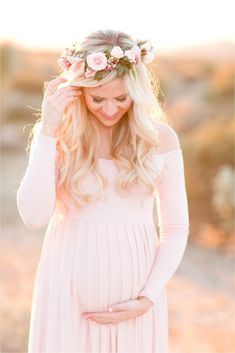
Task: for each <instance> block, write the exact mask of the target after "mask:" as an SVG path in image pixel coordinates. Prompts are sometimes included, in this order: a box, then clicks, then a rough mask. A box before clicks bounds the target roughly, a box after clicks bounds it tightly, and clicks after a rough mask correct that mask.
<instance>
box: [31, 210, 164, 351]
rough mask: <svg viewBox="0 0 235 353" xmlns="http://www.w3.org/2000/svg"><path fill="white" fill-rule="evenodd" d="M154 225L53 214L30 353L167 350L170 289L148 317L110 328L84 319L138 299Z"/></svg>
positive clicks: (151, 249) (36, 298)
mask: <svg viewBox="0 0 235 353" xmlns="http://www.w3.org/2000/svg"><path fill="white" fill-rule="evenodd" d="M156 244H157V233H156V228H155V224H154V222H150V223H148V222H147V223H146V222H135V223H131V222H120V221H118V222H115V221H103V220H102V221H101V220H100V221H99V222H98V221H92V220H84V219H81V218H79V217H62V218H59V217H56V218H52V219H51V221H50V223H49V225H48V227H47V230H46V233H45V237H44V240H43V245H42V251H41V256H40V260H39V263H38V266H37V271H36V276H35V280H34V288H33V296H32V307H31V316H30V329H29V338H28V353H40V352H41V353H62V352H63V353H75V352H76V353H111V352H112V353H166V352H168V311H167V298H166V290H165V288H164V290H163V291H162V292H161V294H160V295H159V296H158V299H157V302H156V304H154V305H153V306H152V307H151V308H150V309H149V310H148V311H147V312H146V313H145V314H143V315H141V316H138V317H136V318H133V319H129V320H126V321H122V322H119V323H118V324H112V325H105V324H101V323H97V322H95V321H93V320H88V319H85V318H83V317H82V314H83V313H84V312H102V311H108V308H109V306H112V304H117V303H121V302H124V301H127V300H131V299H136V298H137V297H138V294H139V292H140V291H141V289H142V287H144V284H145V282H146V280H147V277H148V275H149V273H150V271H151V268H152V266H153V263H154V257H155V256H156V251H157V246H156Z"/></svg>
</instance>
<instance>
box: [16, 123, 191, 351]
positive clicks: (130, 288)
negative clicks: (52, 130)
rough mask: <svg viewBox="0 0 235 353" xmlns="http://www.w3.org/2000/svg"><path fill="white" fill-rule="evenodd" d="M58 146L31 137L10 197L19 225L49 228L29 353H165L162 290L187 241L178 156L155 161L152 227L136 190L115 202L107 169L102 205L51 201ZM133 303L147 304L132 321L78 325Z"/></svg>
mask: <svg viewBox="0 0 235 353" xmlns="http://www.w3.org/2000/svg"><path fill="white" fill-rule="evenodd" d="M169 129H172V128H169ZM171 131H172V130H171ZM56 142H57V139H56V138H55V137H51V136H47V135H43V134H42V133H40V132H39V133H38V134H36V135H35V136H34V140H33V144H32V147H31V150H30V156H29V161H28V165H27V168H26V171H25V173H24V176H23V178H22V181H21V183H20V186H19V189H18V191H17V206H18V210H19V213H20V216H21V217H22V219H23V221H24V223H25V224H26V226H28V227H30V228H32V229H38V228H43V227H47V228H46V232H45V237H44V241H43V246H42V251H41V256H40V260H39V263H38V266H37V271H36V276H35V282H34V290H33V298H32V309H31V319H30V330H29V339H28V353H62V352H63V353H75V352H76V353H111V352H112V353H166V352H168V309H167V297H166V284H167V282H168V281H169V279H170V278H171V277H172V275H173V274H174V272H175V271H176V269H177V267H178V265H179V263H180V261H181V259H182V256H183V254H184V251H185V248H186V244H187V239H188V233H189V219H188V203H187V194H186V188H185V180H184V163H183V155H182V149H181V148H180V147H179V148H177V149H175V150H172V151H169V152H166V153H162V154H156V155H155V156H154V161H155V163H157V164H158V166H159V170H161V171H162V176H163V177H162V178H161V181H160V182H159V180H160V179H159V180H158V178H157V179H156V185H157V193H156V200H157V215H155V216H157V224H158V227H156V225H155V223H156V221H154V216H153V210H154V198H153V197H152V196H150V194H149V197H148V198H147V199H146V200H145V201H144V203H143V204H142V203H141V202H142V197H143V195H144V190H143V189H142V187H141V186H136V187H135V189H134V191H133V192H132V193H130V195H128V196H127V197H124V196H123V195H122V196H121V195H120V194H119V193H118V192H117V190H116V189H115V177H116V175H117V173H118V170H117V167H116V164H115V162H114V161H113V160H109V159H102V158H99V160H98V164H99V167H100V169H101V170H102V172H103V173H104V175H105V176H106V177H107V178H108V180H109V186H108V189H107V191H106V194H105V197H104V198H103V199H102V200H99V201H97V200H96V201H95V202H92V203H90V204H88V205H86V206H85V207H84V208H83V209H80V210H76V208H75V204H74V203H73V202H72V199H70V198H69V197H68V195H66V193H64V194H63V193H62V195H61V196H62V200H63V202H58V199H57V195H56V183H57V180H58V171H57V168H56V167H55V166H56V163H55V159H56ZM94 185H95V181H94V179H93V178H92V175H89V176H88V177H87V178H86V181H85V183H84V187H87V188H88V189H89V190H90V191H92V190H93V188H94ZM145 196H146V195H145ZM65 205H66V207H67V211H66V208H65V207H64V206H65ZM139 295H144V296H147V297H148V298H149V299H150V300H151V301H152V302H153V305H152V307H151V308H150V309H149V310H148V311H147V312H146V313H145V314H143V315H141V316H138V317H136V318H133V319H129V320H126V321H123V322H120V323H118V324H113V325H112V324H111V325H104V324H100V323H97V322H95V321H92V320H88V319H85V318H83V317H82V316H81V315H82V313H84V312H98V311H108V308H109V307H110V306H112V304H116V303H121V302H123V301H127V300H131V299H137V297H138V296H139Z"/></svg>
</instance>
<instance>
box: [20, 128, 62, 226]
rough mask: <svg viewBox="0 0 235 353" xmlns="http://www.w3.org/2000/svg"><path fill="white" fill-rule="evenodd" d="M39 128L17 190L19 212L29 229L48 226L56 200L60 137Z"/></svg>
mask: <svg viewBox="0 0 235 353" xmlns="http://www.w3.org/2000/svg"><path fill="white" fill-rule="evenodd" d="M40 130H41V128H39V129H38V130H37V132H36V134H35V135H34V137H33V141H32V143H31V148H30V154H29V160H28V165H27V167H26V171H25V174H24V176H23V179H22V180H21V183H20V186H19V188H18V190H17V207H18V211H19V214H20V216H21V218H22V220H23V222H24V223H25V225H26V226H28V227H29V228H33V229H37V228H43V227H45V226H46V225H47V224H48V222H49V220H50V217H51V216H52V214H53V211H54V208H55V202H56V181H57V172H56V163H55V159H56V142H57V138H56V137H51V136H47V135H43V134H41V133H40Z"/></svg>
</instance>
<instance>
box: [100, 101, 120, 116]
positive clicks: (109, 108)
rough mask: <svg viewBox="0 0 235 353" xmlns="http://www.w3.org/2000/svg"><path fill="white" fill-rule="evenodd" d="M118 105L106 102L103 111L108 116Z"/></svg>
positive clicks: (112, 113)
mask: <svg viewBox="0 0 235 353" xmlns="http://www.w3.org/2000/svg"><path fill="white" fill-rule="evenodd" d="M117 111H118V107H117V105H116V103H115V102H106V103H105V105H104V107H103V113H104V114H106V115H108V116H113V115H115V114H116V113H117Z"/></svg>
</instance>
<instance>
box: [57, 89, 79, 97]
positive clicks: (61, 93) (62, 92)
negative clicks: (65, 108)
mask: <svg viewBox="0 0 235 353" xmlns="http://www.w3.org/2000/svg"><path fill="white" fill-rule="evenodd" d="M79 92H80V93H81V90H80V89H75V88H73V87H70V86H67V87H62V88H60V89H58V90H57V91H56V92H55V93H54V97H55V99H57V98H59V97H63V96H64V95H65V94H69V93H79Z"/></svg>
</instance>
